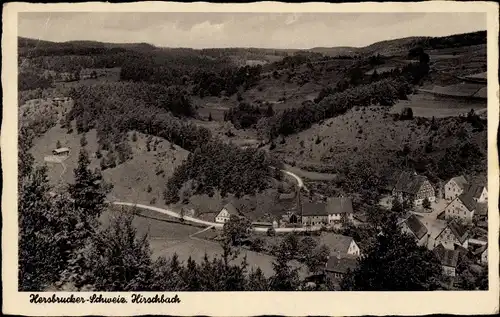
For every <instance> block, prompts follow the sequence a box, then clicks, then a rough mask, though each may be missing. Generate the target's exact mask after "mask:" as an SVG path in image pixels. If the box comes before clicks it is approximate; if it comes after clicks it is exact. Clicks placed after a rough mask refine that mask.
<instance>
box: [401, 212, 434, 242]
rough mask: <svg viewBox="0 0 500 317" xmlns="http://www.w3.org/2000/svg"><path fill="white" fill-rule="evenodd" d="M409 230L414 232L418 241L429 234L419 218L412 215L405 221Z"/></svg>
mask: <svg viewBox="0 0 500 317" xmlns="http://www.w3.org/2000/svg"><path fill="white" fill-rule="evenodd" d="M404 222H405V223H406V225H407V226H408V228H409V229H410V230H411V232H413V234H414V235H415V236H416V237H417V239H419V240H420V239H422V237H423V236H425V234H426V233H427V232H428V230H427V227H426V226H424V224H423V223H422V222H421V221H420V219H418V217H417V216H415V215H413V214H412V215H411V216H410V217H408V219H406V220H405V221H404Z"/></svg>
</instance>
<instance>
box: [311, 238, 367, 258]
mask: <svg viewBox="0 0 500 317" xmlns="http://www.w3.org/2000/svg"><path fill="white" fill-rule="evenodd" d="M320 244H324V245H325V246H327V247H328V249H329V250H330V254H334V253H335V254H338V255H340V256H341V257H345V256H352V257H359V256H360V254H361V251H360V249H359V247H358V245H357V244H356V242H355V241H354V239H353V238H352V237H348V236H343V235H340V234H335V233H331V232H324V233H323V234H322V235H321V236H320Z"/></svg>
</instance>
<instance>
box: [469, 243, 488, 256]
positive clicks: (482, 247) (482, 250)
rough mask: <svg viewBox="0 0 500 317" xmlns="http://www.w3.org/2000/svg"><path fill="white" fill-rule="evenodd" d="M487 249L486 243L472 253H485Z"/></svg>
mask: <svg viewBox="0 0 500 317" xmlns="http://www.w3.org/2000/svg"><path fill="white" fill-rule="evenodd" d="M487 250H488V245H487V244H485V245H482V246H480V247H479V248H477V249H476V250H474V251H473V252H472V254H474V255H479V254H483V253H484V251H487Z"/></svg>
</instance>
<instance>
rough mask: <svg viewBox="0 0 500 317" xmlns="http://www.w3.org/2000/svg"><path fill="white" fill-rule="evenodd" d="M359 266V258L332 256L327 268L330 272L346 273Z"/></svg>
mask: <svg viewBox="0 0 500 317" xmlns="http://www.w3.org/2000/svg"><path fill="white" fill-rule="evenodd" d="M356 266H358V260H357V259H355V258H352V257H343V258H340V259H339V258H338V257H336V256H331V257H330V258H329V259H328V262H327V263H326V268H325V270H326V271H328V272H334V273H340V274H346V273H347V270H348V269H350V270H351V271H353V270H354V269H355V268H356Z"/></svg>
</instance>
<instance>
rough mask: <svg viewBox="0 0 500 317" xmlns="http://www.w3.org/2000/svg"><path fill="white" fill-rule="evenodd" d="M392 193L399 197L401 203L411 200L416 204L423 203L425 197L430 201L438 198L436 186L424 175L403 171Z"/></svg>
mask: <svg viewBox="0 0 500 317" xmlns="http://www.w3.org/2000/svg"><path fill="white" fill-rule="evenodd" d="M392 195H393V196H394V197H395V198H397V199H399V201H400V202H401V203H403V202H404V201H405V200H409V201H411V202H412V203H413V205H414V206H420V205H422V203H423V201H424V199H425V198H427V199H428V200H429V201H430V202H433V201H435V200H436V193H435V190H434V187H432V185H431V183H430V182H429V180H428V179H427V177H425V176H423V175H417V174H416V173H410V172H402V173H401V174H400V175H399V178H398V180H397V182H396V185H395V186H394V189H393V190H392Z"/></svg>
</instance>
